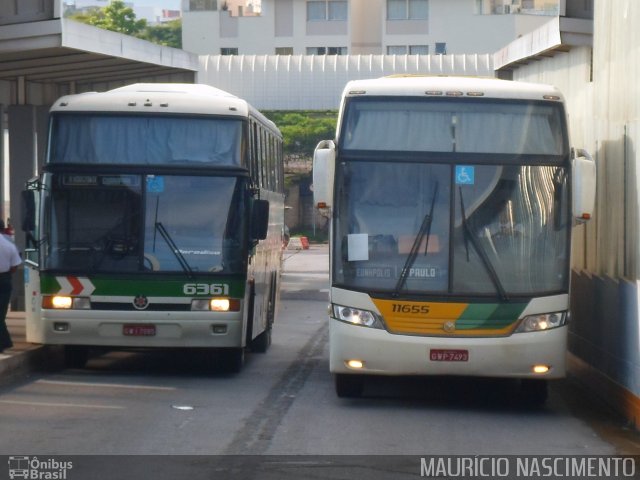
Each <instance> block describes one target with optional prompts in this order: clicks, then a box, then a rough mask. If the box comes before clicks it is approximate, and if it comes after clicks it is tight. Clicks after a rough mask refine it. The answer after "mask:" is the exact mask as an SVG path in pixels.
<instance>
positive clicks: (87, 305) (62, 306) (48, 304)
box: [42, 295, 91, 310]
mask: <svg viewBox="0 0 640 480" xmlns="http://www.w3.org/2000/svg"><path fill="white" fill-rule="evenodd" d="M42 308H48V309H52V310H90V309H91V300H90V299H89V297H70V296H68V295H46V296H43V297H42Z"/></svg>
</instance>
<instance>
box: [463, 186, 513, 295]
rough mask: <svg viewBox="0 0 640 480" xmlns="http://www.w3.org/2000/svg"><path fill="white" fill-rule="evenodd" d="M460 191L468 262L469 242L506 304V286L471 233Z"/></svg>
mask: <svg viewBox="0 0 640 480" xmlns="http://www.w3.org/2000/svg"><path fill="white" fill-rule="evenodd" d="M459 189H460V213H461V214H462V231H463V232H464V243H465V245H466V246H467V261H469V247H468V242H471V245H472V246H473V248H474V249H475V251H476V252H477V254H478V256H479V257H480V260H482V264H483V265H484V268H485V270H486V271H487V273H488V274H489V277H490V278H491V282H492V283H493V285H494V286H495V287H496V290H497V291H498V295H499V296H500V299H501V300H502V301H505V302H506V301H507V300H509V296H508V295H507V291H506V290H505V289H504V286H503V285H502V282H501V281H500V277H499V276H498V273H497V272H496V270H495V268H493V264H492V263H491V260H489V257H488V256H487V252H486V251H485V249H484V248H482V245H480V243H478V239H477V238H476V237H475V235H474V234H473V232H472V231H471V227H470V226H469V223H468V222H467V215H466V213H465V210H464V199H463V198H462V187H459Z"/></svg>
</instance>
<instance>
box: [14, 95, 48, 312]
mask: <svg viewBox="0 0 640 480" xmlns="http://www.w3.org/2000/svg"><path fill="white" fill-rule="evenodd" d="M36 112H37V111H36V107H35V106H33V105H10V106H9V108H8V113H9V202H10V209H9V218H10V220H11V224H12V225H13V226H14V228H15V232H16V246H17V247H18V250H20V251H21V252H23V251H24V248H25V235H24V232H23V231H22V229H21V228H20V227H21V225H20V224H21V216H22V212H21V201H20V198H21V197H20V192H22V190H24V185H25V182H26V181H27V180H29V179H30V178H32V177H33V176H34V175H35V171H36V158H37V152H36V149H37V147H36V136H35V132H36V118H37V114H36ZM45 138H46V137H45ZM7 220H8V219H5V222H7ZM22 275H23V269H22V268H20V269H18V273H17V274H16V276H15V278H14V281H13V288H14V295H13V300H12V303H11V308H12V309H14V310H24V305H25V303H24V282H23V281H22Z"/></svg>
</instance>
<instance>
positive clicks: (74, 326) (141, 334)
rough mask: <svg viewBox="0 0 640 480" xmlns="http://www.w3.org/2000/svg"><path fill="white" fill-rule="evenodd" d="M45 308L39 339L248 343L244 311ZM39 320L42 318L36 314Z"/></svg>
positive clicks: (142, 343) (166, 344)
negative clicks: (243, 324)
mask: <svg viewBox="0 0 640 480" xmlns="http://www.w3.org/2000/svg"><path fill="white" fill-rule="evenodd" d="M113 313H114V312H110V314H107V313H105V312H99V311H87V310H84V311H83V310H78V311H53V310H46V311H44V310H43V312H42V316H41V319H40V320H39V321H40V322H41V324H40V325H39V327H40V328H38V329H36V330H37V333H36V334H34V335H33V336H34V337H37V338H30V339H28V340H29V341H31V342H34V343H43V344H46V345H87V346H104V347H125V348H126V347H135V348H147V347H148V348H155V347H175V348H180V347H182V348H184V347H216V348H217V347H222V348H229V347H240V346H244V342H243V338H244V335H243V334H244V332H243V328H242V314H241V313H240V312H232V313H231V312H230V313H219V312H170V313H169V312H130V313H128V312H118V314H117V315H114V314H113ZM36 321H38V320H36Z"/></svg>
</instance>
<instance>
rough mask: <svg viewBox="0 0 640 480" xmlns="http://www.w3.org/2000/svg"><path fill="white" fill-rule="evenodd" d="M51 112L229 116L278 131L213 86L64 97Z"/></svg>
mask: <svg viewBox="0 0 640 480" xmlns="http://www.w3.org/2000/svg"><path fill="white" fill-rule="evenodd" d="M51 112H109V113H117V112H121V113H162V114H173V113H177V114H195V115H226V116H239V117H247V116H248V115H249V114H251V115H253V116H255V117H258V118H259V119H260V120H261V121H262V122H263V123H265V124H267V125H268V126H270V127H271V128H272V129H274V130H277V129H276V126H275V124H273V122H271V121H270V120H268V119H267V118H266V117H265V116H264V115H262V114H261V113H260V112H258V110H256V109H255V108H253V107H252V106H251V105H249V103H247V101H246V100H243V99H241V98H239V97H236V96H235V95H232V94H231V93H229V92H225V91H224V90H220V89H219V88H215V87H212V86H210V85H202V84H189V83H135V84H132V85H127V86H125V87H120V88H115V89H113V90H109V91H107V92H87V93H80V94H76V95H65V96H63V97H61V98H59V99H58V100H57V101H56V102H55V103H54V104H53V106H52V107H51Z"/></svg>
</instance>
